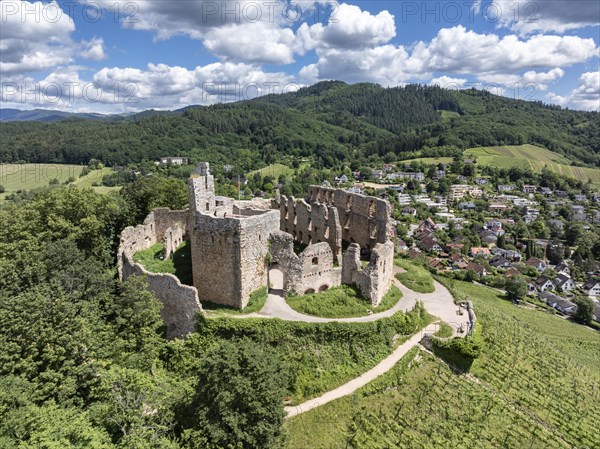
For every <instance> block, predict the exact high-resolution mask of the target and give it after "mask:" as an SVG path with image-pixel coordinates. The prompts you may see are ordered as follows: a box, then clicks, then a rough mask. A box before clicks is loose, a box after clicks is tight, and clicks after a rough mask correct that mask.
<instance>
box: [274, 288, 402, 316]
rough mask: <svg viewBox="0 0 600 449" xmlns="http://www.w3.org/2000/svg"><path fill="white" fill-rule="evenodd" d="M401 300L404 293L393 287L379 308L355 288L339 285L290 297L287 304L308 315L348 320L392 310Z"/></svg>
mask: <svg viewBox="0 0 600 449" xmlns="http://www.w3.org/2000/svg"><path fill="white" fill-rule="evenodd" d="M400 298H402V292H401V291H400V290H399V289H398V287H396V286H395V285H392V287H391V288H390V291H389V292H388V293H387V294H386V295H385V296H384V297H383V299H382V300H381V303H380V304H379V305H378V306H372V305H371V304H370V302H369V301H367V300H366V299H365V298H364V297H363V296H362V295H361V293H360V291H359V290H358V288H356V287H355V286H351V285H339V286H336V287H332V288H330V289H329V290H327V291H325V292H319V293H311V294H308V295H302V296H289V297H287V298H286V302H287V303H288V305H289V306H290V307H291V308H292V309H294V310H296V311H298V312H300V313H304V314H306V315H314V316H320V317H324V318H348V317H357V316H365V315H368V314H369V313H370V312H372V313H379V312H383V311H385V310H388V309H391V308H392V307H394V305H395V304H396V303H397V302H398V301H399V300H400Z"/></svg>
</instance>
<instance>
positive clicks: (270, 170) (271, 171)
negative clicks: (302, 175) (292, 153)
mask: <svg viewBox="0 0 600 449" xmlns="http://www.w3.org/2000/svg"><path fill="white" fill-rule="evenodd" d="M256 173H259V174H260V175H261V176H273V177H274V178H275V179H277V178H279V175H293V174H294V169H293V168H292V167H288V166H287V165H283V164H271V165H267V166H266V167H264V168H261V169H259V170H254V171H252V172H250V173H248V177H249V178H250V177H251V176H253V175H254V174H256Z"/></svg>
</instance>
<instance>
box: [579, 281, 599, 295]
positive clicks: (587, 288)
mask: <svg viewBox="0 0 600 449" xmlns="http://www.w3.org/2000/svg"><path fill="white" fill-rule="evenodd" d="M581 288H582V289H583V291H584V293H585V294H586V295H588V296H592V297H594V298H597V297H599V296H600V280H598V279H588V280H587V281H586V282H585V283H584V284H583V286H582V287H581Z"/></svg>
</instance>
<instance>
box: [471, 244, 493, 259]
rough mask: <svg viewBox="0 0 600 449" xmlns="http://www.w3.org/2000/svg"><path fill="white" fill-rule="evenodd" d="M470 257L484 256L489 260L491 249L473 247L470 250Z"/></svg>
mask: <svg viewBox="0 0 600 449" xmlns="http://www.w3.org/2000/svg"><path fill="white" fill-rule="evenodd" d="M469 255H470V256H471V257H476V256H483V257H486V258H487V257H489V256H490V249H489V248H485V247H483V246H473V247H472V248H471V249H470V250H469Z"/></svg>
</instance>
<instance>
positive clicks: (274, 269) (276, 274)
mask: <svg viewBox="0 0 600 449" xmlns="http://www.w3.org/2000/svg"><path fill="white" fill-rule="evenodd" d="M269 292H272V293H275V294H277V295H281V294H283V272H282V271H281V270H280V269H279V268H278V265H277V264H273V265H272V266H271V268H270V269H269Z"/></svg>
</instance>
